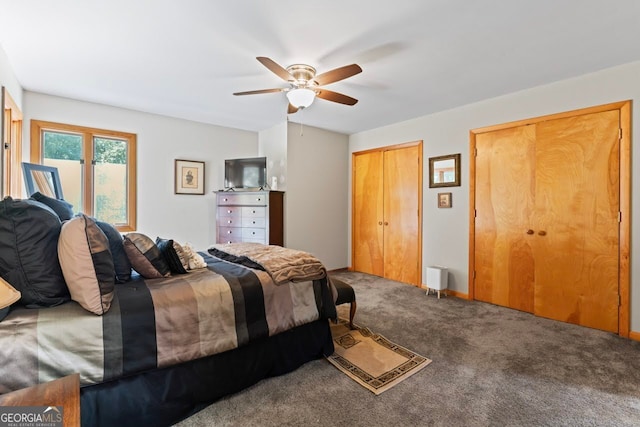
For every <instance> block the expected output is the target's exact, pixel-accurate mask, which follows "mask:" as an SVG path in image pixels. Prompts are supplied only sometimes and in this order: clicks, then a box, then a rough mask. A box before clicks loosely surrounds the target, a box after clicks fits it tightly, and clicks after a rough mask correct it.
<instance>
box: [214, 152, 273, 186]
mask: <svg viewBox="0 0 640 427" xmlns="http://www.w3.org/2000/svg"><path fill="white" fill-rule="evenodd" d="M266 185H267V158H266V157H251V158H248V159H229V160H225V161H224V187H225V189H229V190H230V189H237V188H245V189H249V188H253V189H255V188H261V189H265V188H266Z"/></svg>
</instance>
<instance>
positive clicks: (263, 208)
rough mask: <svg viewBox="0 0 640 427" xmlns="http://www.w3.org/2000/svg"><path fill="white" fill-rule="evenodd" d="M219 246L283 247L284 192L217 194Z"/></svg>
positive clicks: (217, 234) (230, 192)
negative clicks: (260, 245) (254, 243)
mask: <svg viewBox="0 0 640 427" xmlns="http://www.w3.org/2000/svg"><path fill="white" fill-rule="evenodd" d="M216 197H217V207H216V220H217V221H216V232H217V233H216V236H217V238H216V242H217V243H237V242H257V243H264V244H268V245H280V246H282V245H284V219H283V213H284V205H283V202H284V192H282V191H238V192H232V191H217V192H216Z"/></svg>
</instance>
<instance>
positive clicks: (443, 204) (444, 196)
mask: <svg viewBox="0 0 640 427" xmlns="http://www.w3.org/2000/svg"><path fill="white" fill-rule="evenodd" d="M438 207H439V208H450V207H451V193H438Z"/></svg>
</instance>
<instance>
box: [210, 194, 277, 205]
mask: <svg viewBox="0 0 640 427" xmlns="http://www.w3.org/2000/svg"><path fill="white" fill-rule="evenodd" d="M218 205H219V206H225V205H250V206H266V205H267V197H266V196H265V195H264V194H241V193H235V194H231V193H229V194H226V193H225V194H218Z"/></svg>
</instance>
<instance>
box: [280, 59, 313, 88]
mask: <svg viewBox="0 0 640 427" xmlns="http://www.w3.org/2000/svg"><path fill="white" fill-rule="evenodd" d="M287 71H288V72H289V74H291V75H292V76H293V78H294V79H295V82H293V83H294V84H295V85H296V86H297V87H307V86H308V85H309V84H310V83H311V81H312V80H313V78H314V77H315V76H316V69H315V68H313V67H312V66H310V65H306V64H293V65H289V66H288V67H287Z"/></svg>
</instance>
